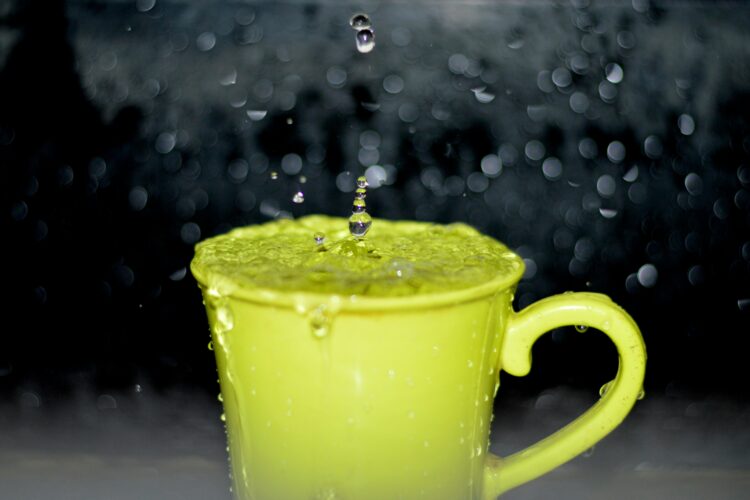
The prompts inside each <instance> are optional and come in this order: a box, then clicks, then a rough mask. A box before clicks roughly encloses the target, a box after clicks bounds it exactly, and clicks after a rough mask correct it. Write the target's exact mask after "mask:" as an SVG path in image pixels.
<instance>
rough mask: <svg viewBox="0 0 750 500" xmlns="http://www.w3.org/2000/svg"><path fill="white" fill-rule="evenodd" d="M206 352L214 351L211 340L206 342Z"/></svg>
mask: <svg viewBox="0 0 750 500" xmlns="http://www.w3.org/2000/svg"><path fill="white" fill-rule="evenodd" d="M208 350H209V351H213V350H214V342H213V340H209V341H208Z"/></svg>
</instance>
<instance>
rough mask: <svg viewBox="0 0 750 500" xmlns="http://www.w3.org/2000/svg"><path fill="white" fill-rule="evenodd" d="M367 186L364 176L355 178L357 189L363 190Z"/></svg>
mask: <svg viewBox="0 0 750 500" xmlns="http://www.w3.org/2000/svg"><path fill="white" fill-rule="evenodd" d="M367 186H368V184H367V177H365V176H364V175H360V176H359V177H357V187H358V188H360V189H365V188H366V187H367Z"/></svg>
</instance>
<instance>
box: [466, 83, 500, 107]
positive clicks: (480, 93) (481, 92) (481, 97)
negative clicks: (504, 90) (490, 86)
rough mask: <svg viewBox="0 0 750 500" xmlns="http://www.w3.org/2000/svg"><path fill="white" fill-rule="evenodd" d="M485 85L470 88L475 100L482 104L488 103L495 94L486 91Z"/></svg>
mask: <svg viewBox="0 0 750 500" xmlns="http://www.w3.org/2000/svg"><path fill="white" fill-rule="evenodd" d="M486 89H487V87H476V88H473V89H471V91H472V92H473V93H474V97H475V98H476V100H477V101H478V102H480V103H482V104H488V103H491V102H492V101H494V100H495V94H493V93H491V92H487V90H486Z"/></svg>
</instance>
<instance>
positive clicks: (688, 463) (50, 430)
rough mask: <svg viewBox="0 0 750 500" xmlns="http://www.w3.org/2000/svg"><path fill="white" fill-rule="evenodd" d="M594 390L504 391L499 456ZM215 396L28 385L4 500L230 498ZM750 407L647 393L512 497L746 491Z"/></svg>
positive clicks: (5, 465) (17, 415)
mask: <svg viewBox="0 0 750 500" xmlns="http://www.w3.org/2000/svg"><path fill="white" fill-rule="evenodd" d="M593 401H594V395H590V394H584V393H581V392H575V391H570V390H567V389H551V390H547V391H545V392H544V393H542V394H540V395H539V396H538V397H536V398H532V399H529V398H516V399H513V398H512V397H511V398H510V399H503V400H501V401H500V402H499V403H498V407H497V409H496V413H497V418H496V419H495V422H494V430H493V433H492V446H491V449H492V451H493V452H496V453H499V454H501V455H502V454H508V453H511V452H513V451H515V450H518V449H521V448H522V447H524V446H526V445H528V444H530V443H532V442H533V441H535V440H537V439H540V438H541V437H543V436H544V435H547V434H549V433H551V432H553V431H554V430H555V429H556V428H559V427H560V426H562V425H563V424H564V423H565V422H566V421H569V420H570V419H572V418H574V417H575V416H576V415H577V414H578V413H580V412H581V411H582V410H583V409H585V408H586V407H587V406H588V405H589V404H591V403H592V402H593ZM219 412H220V408H219V406H218V403H216V402H215V401H213V400H212V399H211V398H209V397H208V396H207V395H206V394H203V393H197V394H196V393H192V392H189V391H182V392H180V391H174V392H171V393H169V394H156V393H155V392H152V391H149V390H148V389H142V391H141V392H140V393H137V394H129V395H123V394H119V395H118V394H104V395H101V394H100V395H93V394H92V395H85V394H80V395H77V396H75V395H74V396H73V397H71V398H70V400H66V401H63V402H62V403H60V402H58V403H55V404H52V403H48V402H45V401H41V400H39V398H38V396H36V395H34V394H31V393H24V394H21V395H20V396H19V398H18V399H17V400H16V401H9V402H5V403H0V484H2V488H0V498H2V499H6V498H7V499H19V498H23V499H49V498H55V499H59V500H64V499H76V500H88V499H92V500H93V499H102V498H106V499H123V500H124V499H139V500H144V499H162V500H166V499H206V498H212V499H221V498H229V493H228V486H229V485H228V479H227V464H226V455H225V451H224V447H225V443H224V434H223V429H222V426H221V423H220V421H219V419H218V415H219ZM748 424H750V407H748V405H743V404H740V403H737V402H735V401H731V400H721V399H700V400H698V399H695V398H691V399H680V398H667V397H664V396H661V397H657V396H652V397H647V398H646V399H645V400H644V401H641V402H639V403H638V404H637V407H636V409H635V410H634V411H633V413H632V414H631V415H630V417H629V418H628V419H627V420H626V421H625V423H624V424H623V425H622V426H621V427H619V428H618V429H617V430H616V431H615V432H613V433H612V434H611V435H610V436H608V437H607V438H606V439H605V440H604V441H602V442H601V443H599V444H598V445H597V446H596V447H595V448H594V449H593V450H592V451H590V452H589V453H587V454H585V456H580V457H578V458H576V459H574V460H573V461H571V462H569V463H568V464H566V465H564V466H562V467H560V468H558V469H557V470H555V471H553V472H551V473H549V474H547V475H545V476H544V477H542V478H540V479H538V480H536V481H533V482H531V483H529V484H526V485H524V486H521V487H519V488H517V489H516V490H513V491H511V492H509V493H507V494H506V496H505V497H503V498H504V500H525V499H539V498H545V497H548V495H549V492H550V491H554V492H555V497H556V499H557V500H565V499H571V500H572V499H576V500H585V499H601V498H609V499H615V500H617V499H623V500H625V499H633V498H638V499H641V500H648V499H654V500H656V499H659V500H669V499H680V500H689V499H707V498H711V499H713V500H733V499H738V500H739V499H746V498H747V492H748V491H750V451H748V450H750V425H748Z"/></svg>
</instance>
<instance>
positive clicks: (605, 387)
mask: <svg viewBox="0 0 750 500" xmlns="http://www.w3.org/2000/svg"><path fill="white" fill-rule="evenodd" d="M614 383H615V381H614V380H610V381H609V382H607V383H606V384H604V385H603V386H601V387H600V388H599V396H600V397H604V395H605V394H607V391H608V390H609V388H610V387H611V386H612V384H614Z"/></svg>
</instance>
